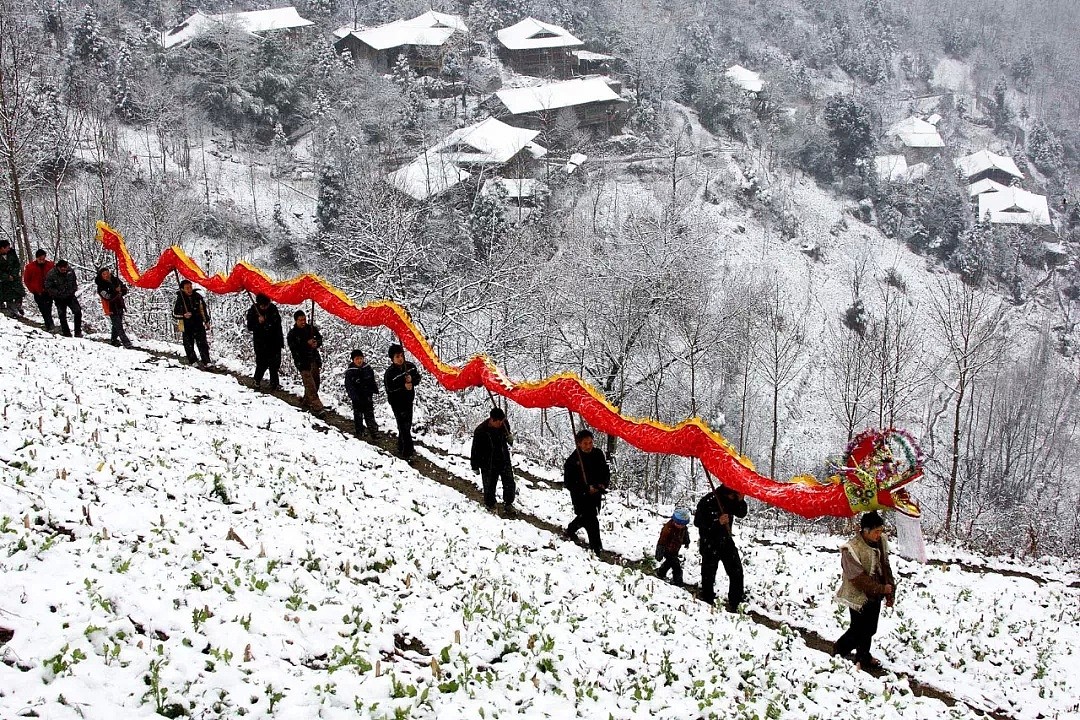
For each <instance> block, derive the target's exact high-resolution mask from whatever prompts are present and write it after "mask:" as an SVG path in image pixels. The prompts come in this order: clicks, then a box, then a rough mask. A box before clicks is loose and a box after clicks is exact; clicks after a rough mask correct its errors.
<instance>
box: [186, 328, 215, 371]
mask: <svg viewBox="0 0 1080 720" xmlns="http://www.w3.org/2000/svg"><path fill="white" fill-rule="evenodd" d="M196 345H198V346H199V358H200V359H201V360H202V361H203V363H204V364H206V365H209V364H210V345H209V343H207V342H206V328H205V327H192V328H189V327H188V323H184V353H186V354H187V359H188V362H189V363H191V364H192V365H194V364H195V346H196Z"/></svg>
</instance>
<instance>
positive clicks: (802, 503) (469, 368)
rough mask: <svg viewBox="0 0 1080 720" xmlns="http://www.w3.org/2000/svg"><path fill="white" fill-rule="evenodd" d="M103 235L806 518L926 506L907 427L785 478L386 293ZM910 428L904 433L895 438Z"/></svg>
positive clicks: (193, 276) (164, 271) (716, 441)
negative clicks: (567, 417)
mask: <svg viewBox="0 0 1080 720" xmlns="http://www.w3.org/2000/svg"><path fill="white" fill-rule="evenodd" d="M97 229H98V239H99V240H100V242H101V243H102V244H103V245H104V246H105V248H107V249H108V250H109V251H111V252H112V253H113V254H114V255H115V256H116V259H117V266H118V270H119V272H120V274H121V275H122V276H123V277H124V279H125V280H126V281H127V282H128V283H129V284H131V285H132V286H134V287H138V288H143V289H155V288H157V287H159V286H160V285H161V284H162V283H163V282H164V281H165V280H166V278H167V277H168V276H169V275H170V274H171V273H172V272H173V271H174V270H175V271H176V272H178V273H179V274H180V275H182V276H183V277H185V278H186V279H188V280H191V281H192V282H193V283H196V284H198V285H201V286H202V287H204V288H206V289H207V290H209V291H210V292H213V293H235V292H243V291H247V292H250V293H264V294H266V295H267V296H268V297H270V298H271V299H272V300H274V301H275V302H278V303H281V304H285V305H300V304H303V303H306V302H308V301H314V302H315V303H317V304H318V305H319V306H320V307H322V308H323V309H324V310H325V311H326V312H328V313H330V314H332V315H334V316H336V317H338V318H340V319H342V320H344V321H345V322H348V323H351V324H353V325H357V326H362V327H380V326H381V327H385V328H387V329H388V330H390V331H391V332H392V333H394V334H395V335H396V336H397V337H398V339H399V341H400V342H401V344H402V345H404V346H405V348H406V349H407V350H408V351H409V352H410V353H411V354H412V355H413V356H414V357H415V358H416V359H417V360H418V361H419V362H420V363H421V364H422V365H423V366H424V367H425V368H426V370H427V371H428V372H429V373H430V374H431V375H432V376H434V377H435V378H436V379H437V380H438V381H439V383H440V384H441V385H442V386H443V387H445V388H446V389H448V390H465V389H467V388H472V387H483V388H486V389H487V390H489V391H490V392H492V393H495V394H498V395H501V396H502V397H505V398H507V399H508V400H511V401H513V402H515V403H517V404H518V405H520V406H522V407H526V408H551V407H563V408H567V409H569V410H570V411H572V412H575V413H578V414H579V415H580V416H581V417H582V418H583V419H584V420H585V421H586V422H587V423H588V424H589V425H590V426H591V427H593V428H595V429H597V430H600V431H602V432H604V433H608V434H612V435H616V436H618V437H620V438H622V439H623V440H625V441H626V442H628V443H630V444H631V445H633V446H634V447H636V448H638V449H639V450H643V451H645V452H650V453H664V454H669V455H680V456H683V457H692V458H697V459H698V460H699V461H700V462H701V464H702V465H703V466H704V468H705V469H706V470H707V471H708V472H710V473H712V474H713V475H714V476H716V477H717V478H719V479H720V480H721V481H722V482H723V483H724V484H725V485H727V486H728V487H730V488H732V489H734V490H736V491H737V492H740V493H743V494H744V495H748V496H750V497H753V498H756V499H758V500H760V501H762V502H765V503H768V504H769V505H773V506H776V507H779V508H781V509H783V510H786V511H788V512H791V513H795V514H797V515H801V516H803V517H806V518H815V517H822V516H834V517H849V516H851V515H853V514H855V513H858V512H863V511H866V510H873V509H884V508H892V509H896V510H899V511H900V512H903V513H905V514H907V515H912V516H917V515H918V514H919V508H918V505H917V504H916V503H914V502H913V501H911V499H910V498H909V497H908V495H907V493H906V491H905V490H904V486H905V485H907V484H908V483H910V482H912V481H913V480H916V479H917V478H918V477H919V476H920V475H921V474H922V470H921V456H920V455H919V453H918V451H917V446H914V440H913V439H911V438H910V436H908V435H906V434H904V433H902V432H901V431H895V430H886V431H870V432H868V433H864V434H863V435H860V436H859V438H856V440H858V441H859V442H853V444H852V445H851V446H849V448H848V452H847V455H846V458H845V465H844V467H843V468H842V469H841V470H840V472H838V473H837V474H836V475H834V476H833V477H831V478H829V480H828V481H826V482H818V481H816V480H814V479H813V478H811V477H808V476H800V477H797V478H794V479H793V480H792V481H790V482H778V481H776V480H773V479H772V478H769V477H766V476H764V475H761V474H760V473H758V472H756V471H755V469H754V466H753V463H752V462H751V461H750V460H749V459H748V458H746V457H744V456H742V455H740V454H739V453H738V452H737V451H736V449H735V448H734V447H732V445H731V443H729V442H728V441H727V439H725V438H724V437H723V436H722V435H721V434H720V433H718V432H716V431H715V430H713V429H712V428H710V427H709V426H708V425H707V424H706V423H705V422H704V421H702V420H701V419H699V418H691V419H688V420H685V421H683V422H681V423H679V424H677V425H674V426H670V425H666V424H664V423H661V422H658V421H656V420H652V419H641V418H630V417H626V416H624V415H623V414H621V413H620V412H619V410H618V409H617V408H616V407H614V406H613V405H612V404H611V403H609V402H608V401H607V400H606V399H605V398H604V397H603V395H602V394H601V393H600V392H599V391H597V390H596V389H595V388H594V387H593V386H592V385H590V384H589V383H587V382H585V381H584V380H583V379H582V378H580V377H578V376H577V375H575V374H572V373H561V374H558V375H553V376H551V377H548V378H546V379H544V380H540V381H520V382H513V381H511V380H510V379H509V378H507V376H506V375H505V374H504V373H503V372H502V371H501V370H500V369H499V368H498V367H497V366H496V365H495V364H494V362H492V361H491V359H489V358H488V357H486V356H483V355H477V356H474V357H473V358H472V359H470V360H469V361H468V362H467V363H465V364H464V365H462V366H453V365H450V364H448V363H446V362H443V361H442V359H440V358H439V356H438V355H437V354H436V353H435V351H434V350H433V349H432V347H431V345H430V344H429V343H428V341H427V339H426V338H425V337H424V335H423V334H422V333H421V332H420V330H419V328H418V327H417V326H416V324H415V323H414V322H413V321H412V320H411V318H410V317H409V314H408V312H407V311H406V310H405V308H404V307H402V306H401V305H398V304H397V303H394V302H391V301H388V300H376V301H373V302H370V303H368V304H366V305H363V306H357V305H356V304H355V303H353V302H352V300H350V299H349V298H348V297H346V296H345V295H344V294H343V293H342V292H341V291H340V290H338V289H337V288H335V287H333V286H332V285H331V284H329V283H328V282H326V281H325V280H323V279H322V278H319V277H317V276H314V275H300V276H297V277H294V278H292V279H290V280H284V281H274V280H272V279H271V278H270V277H268V276H267V275H266V274H265V273H263V272H262V271H261V270H259V269H258V268H256V267H253V266H251V265H249V264H247V263H244V262H241V263H239V264H237V265H236V266H235V267H234V268H233V270H232V271H231V272H230V273H229V274H228V275H224V274H217V275H207V274H206V273H205V272H204V271H203V270H202V268H200V267H199V266H198V265H197V264H196V263H195V262H194V261H193V260H192V259H191V258H190V257H188V256H187V254H186V253H184V251H183V250H181V249H180V248H178V247H171V248H168V249H167V250H165V251H164V252H163V253H162V254H161V256H160V257H159V258H158V260H157V262H156V263H154V265H153V266H152V267H150V268H147V269H145V270H143V271H140V270H139V269H138V267H136V265H135V262H134V260H133V259H132V257H131V255H130V253H129V252H128V249H127V245H126V244H125V242H124V239H123V237H122V236H121V235H120V233H118V232H117V231H115V230H113V229H112V228H111V227H109V226H108V225H107V224H105V223H104V222H99V223H98V226H97ZM897 437H899V438H902V439H903V440H904V443H899V442H898V441H896V438H897ZM900 445H904V447H911V446H914V447H915V449H914V450H913V451H912V452H913V453H914V455H913V459H912V462H910V463H903V464H902V466H901V464H898V463H897V462H895V461H894V455H895V452H894V450H895V448H896V447H898V446H900Z"/></svg>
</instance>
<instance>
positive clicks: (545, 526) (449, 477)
mask: <svg viewBox="0 0 1080 720" xmlns="http://www.w3.org/2000/svg"><path fill="white" fill-rule="evenodd" d="M20 320H21V321H22V322H24V323H25V324H27V325H30V326H33V327H37V328H39V329H40V327H41V326H40V325H38V324H37V323H35V322H33V321H30V320H27V319H26V318H20ZM86 339H88V340H91V341H93V342H102V343H107V342H108V341H107V340H103V339H97V338H86ZM136 349H137V350H139V351H140V352H143V353H146V354H147V355H149V356H151V357H150V358H148V359H147V361H146V362H154V359H153V358H162V359H164V358H168V359H171V360H178V361H179V360H181V356H180V355H179V354H178V353H170V352H162V351H159V350H148V349H144V348H136ZM205 372H211V373H213V374H217V375H227V376H230V377H232V378H234V379H235V380H236V381H237V382H238V383H239V384H241V385H243V386H244V387H247V388H249V389H251V390H252V392H260V393H263V394H266V395H272V396H273V397H275V398H277V399H278V400H280V401H282V402H284V403H286V404H288V405H291V406H292V407H295V408H297V409H299V410H301V411H302V412H307V411H306V410H303V409H302V408H301V407H300V402H301V398H300V397H298V396H296V395H293V394H292V393H290V392H287V391H284V390H275V391H269V390H262V389H257V388H255V386H254V383H253V382H252V380H251V378H250V377H248V376H246V375H242V374H240V373H235V372H232V371H229V370H225V369H222V368H218V367H213V368H211V369H208V370H205ZM312 427H313V428H314V429H315V430H317V431H319V432H329V431H330V429H331V428H333V429H335V430H337V431H339V432H340V433H342V434H343V435H346V436H348V437H350V438H352V439H354V440H356V441H357V442H364V443H366V444H368V445H371V446H374V447H376V448H378V449H379V450H380V451H381V452H383V453H385V454H387V455H388V456H392V457H396V456H395V454H394V451H395V448H396V445H397V440H396V438H395V436H392V435H388V434H386V433H383V434H382V436H381V437H380V438H379V440H378V441H373V440H371V439H369V438H366V437H365V438H357V437H355V435H354V434H353V421H352V418H346V417H343V416H341V415H339V414H337V413H335V412H333V411H328V412H326V414H325V415H324V416H323V417H322V418H315V417H314V416H312ZM416 445H417V447H422V448H424V449H426V450H428V451H429V452H432V453H434V454H438V455H441V456H443V457H446V456H447V455H448V453H446V452H445V451H443V450H440V449H438V448H433V447H430V446H428V445H425V444H423V443H421V442H416ZM409 464H410V465H411V466H412V468H413V469H414V470H416V471H417V472H419V473H420V474H421V475H424V476H425V477H427V478H429V479H431V480H434V481H435V482H437V483H439V484H441V485H445V486H446V487H449V488H453V489H454V490H456V491H458V492H459V493H461V494H462V495H464V496H465V497H467V498H469V499H470V500H472V501H474V502H476V503H478V504H482V503H483V500H484V498H483V492H482V491H481V490H480V488H478V487H477V486H476V485H475V484H474V483H473V482H471V481H470V480H467V479H465V478H462V477H460V476H458V475H455V474H454V473H451V472H448V471H447V470H445V469H443V468H441V467H439V466H438V465H436V464H434V463H432V462H430V461H429V460H427V459H425V458H423V457H422V456H419V455H417V456H416V457H414V458H413V460H412V461H410V463H409ZM515 473H517V471H516V470H515ZM517 474H519V475H522V476H527V477H528V479H530V480H533V481H536V482H540V483H543V484H546V485H549V486H550V485H552V483H551V482H550V481H547V480H543V479H541V478H537V477H535V476H532V475H528V474H526V473H517ZM497 514H499V515H502V513H497ZM514 519H516V520H520V521H522V522H526V523H529V524H530V525H532V526H533V527H535V528H537V529H540V530H544V531H546V532H548V533H551V534H552V535H553V536H554V538H553V541H554V540H557V539H563V528H562V527H561V526H559V525H556V524H554V523H551V522H548V521H547V520H544V519H542V518H539V517H536V516H535V515H532V514H529V513H526V512H521V511H518V512H517V514H516V515H515V516H514ZM563 541H564V542H570V541H569V540H563ZM576 544H577V545H579V546H580V547H582V548H585V549H587V545H586V544H585V543H583V542H580V541H579V542H577V543H576ZM776 544H778V545H783V544H784V543H776ZM597 559H598V560H600V561H601V562H604V563H607V564H609V565H614V566H617V567H621V568H636V569H638V570H641V571H642V572H645V571H647V568H644V567H643V566H642V565H641V564H640V562H635V561H631V560H629V559H627V558H624V557H623V556H621V555H619V554H618V553H614V552H610V551H603V552H602V553H599V554H598V556H597ZM1032 579H1034V578H1032ZM694 590H695V589H694V588H693V587H690V586H688V587H687V591H688V592H689V593H690V594H691V595H693V594H694ZM719 612H722V611H719ZM745 614H746V616H747V617H749V618H750V619H752V620H753V621H754V622H755V623H758V624H759V625H762V626H764V627H768V628H770V629H772V630H779V629H780V628H781V627H784V626H786V627H788V628H790V629H791V630H794V631H795V632H797V633H798V634H799V636H800V637H801V638H802V640H803V643H804V644H805V645H806V646H807V647H808V648H811V649H813V650H817V651H819V652H823V653H826V654H831V652H832V641H830V640H828V639H826V638H824V637H822V636H821V635H820V634H818V633H817V632H815V631H813V630H810V629H808V628H803V627H799V626H797V625H792V624H790V623H788V622H785V621H781V620H778V619H776V618H773V617H770V616H768V615H765V614H763V613H760V612H757V611H753V610H750V611H746V613H745ZM868 672H870V674H872V675H874V676H875V677H882V676H884V675H886V674H888V673H890V672H891V673H892V674H894V675H896V676H897V677H900V678H903V679H904V680H906V681H907V683H908V686H909V687H910V688H911V691H912V692H913V693H914V694H915V695H916V696H919V697H928V698H933V699H935V700H939V701H941V702H942V703H944V704H945V705H947V706H949V707H954V706H957V705H962V706H965V707H967V708H968V709H969V710H971V711H972V712H974V713H976V714H978V715H981V716H985V717H989V718H993V720H1015V718H1014V717H1013V716H1012V715H1010V714H1008V713H1007V712H1006V711H1004V710H1002V709H1000V708H998V709H995V710H984V709H983V708H979V707H975V706H974V705H972V704H971V703H969V702H968V701H966V700H963V699H961V698H957V697H955V696H953V695H952V694H950V693H949V692H947V691H946V690H943V689H941V688H938V687H934V686H932V685H929V684H927V683H924V682H922V681H920V680H918V679H916V678H914V677H912V676H911V675H908V674H906V673H903V672H898V671H895V670H886V669H880V670H875V671H868Z"/></svg>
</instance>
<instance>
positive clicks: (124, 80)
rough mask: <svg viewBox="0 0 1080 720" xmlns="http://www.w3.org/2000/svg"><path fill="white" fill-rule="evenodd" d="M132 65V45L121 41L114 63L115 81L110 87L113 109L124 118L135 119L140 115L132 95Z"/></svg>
mask: <svg viewBox="0 0 1080 720" xmlns="http://www.w3.org/2000/svg"><path fill="white" fill-rule="evenodd" d="M131 77H132V67H131V46H130V45H128V44H127V43H126V42H122V43H120V47H119V48H118V49H117V51H116V62H115V63H114V65H113V82H112V85H111V87H110V92H111V94H112V101H113V110H114V111H115V112H116V114H117V115H118V116H119V117H121V118H123V119H124V120H128V121H131V120H134V119H135V118H136V116H137V115H138V110H137V108H136V105H135V99H134V97H133V96H132V92H131V85H132V80H131Z"/></svg>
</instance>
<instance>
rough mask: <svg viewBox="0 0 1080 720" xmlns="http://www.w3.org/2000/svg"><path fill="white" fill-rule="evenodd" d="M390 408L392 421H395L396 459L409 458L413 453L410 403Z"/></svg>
mask: <svg viewBox="0 0 1080 720" xmlns="http://www.w3.org/2000/svg"><path fill="white" fill-rule="evenodd" d="M390 407H391V408H392V409H393V411H394V419H395V420H397V452H398V457H402V458H410V457H412V456H413V453H414V452H415V450H414V448H413V441H412V403H401V404H398V405H391V406H390Z"/></svg>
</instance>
